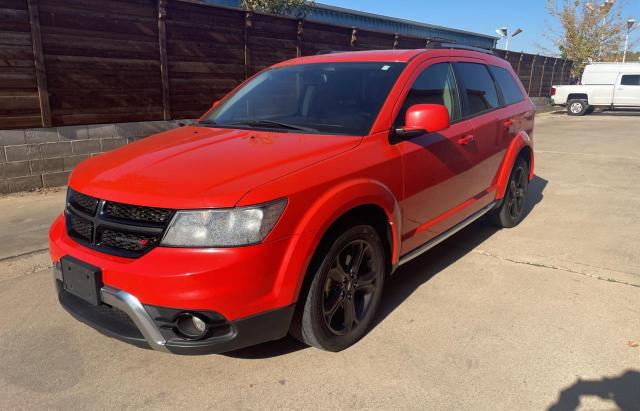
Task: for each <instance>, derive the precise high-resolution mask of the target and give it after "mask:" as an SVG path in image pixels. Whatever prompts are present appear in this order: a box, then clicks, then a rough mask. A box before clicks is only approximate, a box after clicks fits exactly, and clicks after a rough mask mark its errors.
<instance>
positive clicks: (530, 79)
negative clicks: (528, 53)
mask: <svg viewBox="0 0 640 411" xmlns="http://www.w3.org/2000/svg"><path fill="white" fill-rule="evenodd" d="M536 57H537V56H535V55H534V56H533V60H531V72H530V73H529V86H528V87H527V94H528V95H529V96H531V81H532V80H533V69H534V68H535V67H536Z"/></svg>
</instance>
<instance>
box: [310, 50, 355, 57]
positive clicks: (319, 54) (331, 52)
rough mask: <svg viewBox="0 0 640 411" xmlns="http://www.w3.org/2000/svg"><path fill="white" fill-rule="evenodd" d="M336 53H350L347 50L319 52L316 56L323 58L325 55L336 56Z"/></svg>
mask: <svg viewBox="0 0 640 411" xmlns="http://www.w3.org/2000/svg"><path fill="white" fill-rule="evenodd" d="M336 53H348V51H346V50H318V52H317V53H316V56H321V55H323V54H336Z"/></svg>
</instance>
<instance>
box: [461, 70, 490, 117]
mask: <svg viewBox="0 0 640 411" xmlns="http://www.w3.org/2000/svg"><path fill="white" fill-rule="evenodd" d="M454 66H455V69H456V78H457V79H458V84H459V85H460V99H461V100H462V102H463V103H466V106H465V108H466V110H465V115H468V116H472V115H476V114H479V113H482V112H485V111H488V110H491V109H493V108H496V107H498V106H500V102H499V100H498V93H497V91H496V86H495V84H494V83H493V79H492V78H491V75H490V74H489V70H487V67H486V66H485V65H484V64H478V63H454Z"/></svg>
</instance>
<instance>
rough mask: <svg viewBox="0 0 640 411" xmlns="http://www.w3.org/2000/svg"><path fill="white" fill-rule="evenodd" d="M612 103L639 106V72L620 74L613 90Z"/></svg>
mask: <svg viewBox="0 0 640 411" xmlns="http://www.w3.org/2000/svg"><path fill="white" fill-rule="evenodd" d="M613 105H614V106H626V107H634V106H636V107H637V106H640V74H623V75H621V76H620V79H619V81H618V84H617V85H616V89H615V90H614V92H613Z"/></svg>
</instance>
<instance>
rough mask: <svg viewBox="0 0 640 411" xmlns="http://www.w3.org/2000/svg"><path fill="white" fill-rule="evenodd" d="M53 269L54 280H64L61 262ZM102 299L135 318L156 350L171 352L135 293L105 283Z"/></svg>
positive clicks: (148, 342)
mask: <svg viewBox="0 0 640 411" xmlns="http://www.w3.org/2000/svg"><path fill="white" fill-rule="evenodd" d="M52 271H53V278H54V281H60V282H62V270H61V269H60V264H59V263H57V264H55V265H54V266H53V268H52ZM100 299H101V300H102V301H103V302H104V303H105V304H108V305H110V306H112V307H115V308H117V309H119V310H121V311H124V312H125V313H126V314H127V315H128V316H129V317H130V318H131V320H133V322H134V323H135V325H136V327H138V329H139V330H140V332H141V333H142V335H143V336H144V339H145V340H146V341H147V344H149V346H150V347H151V348H153V349H154V350H156V351H162V352H166V353H168V352H170V351H169V350H168V349H167V347H166V346H165V344H166V343H167V340H165V338H164V337H163V336H162V334H161V333H160V330H159V329H158V327H157V326H156V324H155V322H154V321H153V319H152V318H151V316H149V313H147V310H145V309H144V306H143V305H142V303H141V302H140V300H138V299H137V298H136V297H135V296H134V295H132V294H129V293H128V292H126V291H122V290H118V289H115V288H113V287H109V286H108V285H105V286H103V287H102V288H101V289H100Z"/></svg>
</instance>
